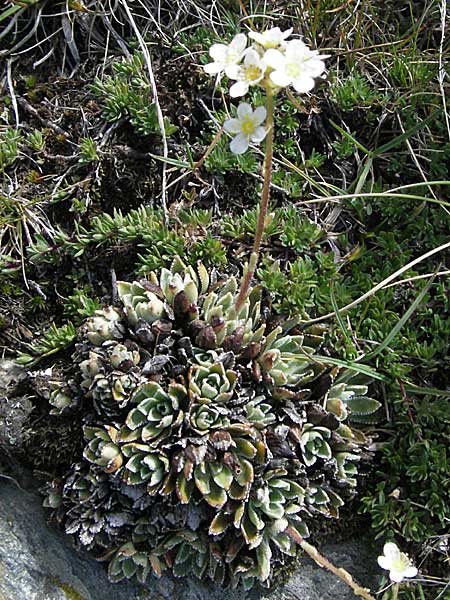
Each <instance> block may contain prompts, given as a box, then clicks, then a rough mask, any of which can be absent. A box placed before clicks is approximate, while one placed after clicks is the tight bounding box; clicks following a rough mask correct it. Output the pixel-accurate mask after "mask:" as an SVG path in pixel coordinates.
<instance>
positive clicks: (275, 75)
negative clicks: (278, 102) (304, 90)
mask: <svg viewBox="0 0 450 600" xmlns="http://www.w3.org/2000/svg"><path fill="white" fill-rule="evenodd" d="M270 79H271V80H272V81H273V83H274V84H275V85H278V86H279V87H286V86H287V85H289V84H290V83H291V81H292V78H291V77H289V75H287V74H286V73H285V72H284V71H273V72H272V73H271V74H270Z"/></svg>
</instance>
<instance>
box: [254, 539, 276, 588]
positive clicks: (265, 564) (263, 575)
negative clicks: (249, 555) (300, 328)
mask: <svg viewBox="0 0 450 600" xmlns="http://www.w3.org/2000/svg"><path fill="white" fill-rule="evenodd" d="M256 557H257V559H258V575H259V578H260V579H261V581H266V579H268V578H269V576H270V559H271V558H272V550H271V549H270V544H269V542H268V541H267V540H263V541H262V542H261V544H260V545H259V546H258V547H257V548H256Z"/></svg>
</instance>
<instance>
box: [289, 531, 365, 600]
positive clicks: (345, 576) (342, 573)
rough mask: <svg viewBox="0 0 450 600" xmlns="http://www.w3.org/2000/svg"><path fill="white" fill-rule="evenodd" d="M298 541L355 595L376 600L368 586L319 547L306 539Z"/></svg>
mask: <svg viewBox="0 0 450 600" xmlns="http://www.w3.org/2000/svg"><path fill="white" fill-rule="evenodd" d="M298 543H299V545H300V546H301V547H302V548H303V550H304V551H305V552H306V554H308V555H309V556H310V557H311V558H312V559H313V560H314V562H316V563H317V564H318V565H319V566H320V567H323V568H325V569H327V571H330V572H331V573H333V574H334V575H336V576H337V577H339V579H341V580H342V581H343V582H344V583H346V584H347V585H348V586H349V587H351V588H352V590H353V593H354V594H355V596H360V597H361V598H364V599H365V600H375V598H374V597H373V596H372V595H371V594H369V591H368V590H367V589H366V588H363V587H362V586H360V585H359V584H358V583H356V581H354V579H353V577H352V576H351V575H350V573H349V572H348V571H346V570H345V569H342V568H338V567H336V566H335V565H333V563H332V562H330V561H329V560H328V559H327V558H325V556H322V554H320V552H319V551H318V550H317V548H315V547H314V546H312V545H311V544H308V542H306V541H305V540H304V539H301V540H299V541H298Z"/></svg>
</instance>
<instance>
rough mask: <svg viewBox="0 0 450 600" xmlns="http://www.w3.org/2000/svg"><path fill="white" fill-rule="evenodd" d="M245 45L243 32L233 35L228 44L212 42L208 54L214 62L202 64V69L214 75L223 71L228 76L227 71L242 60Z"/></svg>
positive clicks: (245, 37)
mask: <svg viewBox="0 0 450 600" xmlns="http://www.w3.org/2000/svg"><path fill="white" fill-rule="evenodd" d="M246 46H247V36H246V35H245V33H238V34H237V35H235V36H234V38H233V39H232V40H231V42H230V43H229V44H228V45H227V44H213V45H212V46H211V48H210V49H209V55H210V56H211V58H212V59H213V60H214V62H211V63H208V64H207V65H204V67H203V68H204V70H205V71H206V72H207V73H208V74H209V75H216V74H219V73H222V71H225V74H226V75H227V76H229V75H228V73H229V72H231V70H233V69H234V68H235V66H236V65H237V64H238V63H239V62H240V61H241V60H242V57H243V56H244V51H245V47H246ZM233 72H234V71H233Z"/></svg>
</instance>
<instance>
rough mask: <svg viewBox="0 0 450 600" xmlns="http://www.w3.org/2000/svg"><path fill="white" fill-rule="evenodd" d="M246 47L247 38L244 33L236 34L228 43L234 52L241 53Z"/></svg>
mask: <svg viewBox="0 0 450 600" xmlns="http://www.w3.org/2000/svg"><path fill="white" fill-rule="evenodd" d="M246 45H247V36H246V35H245V33H238V34H237V35H235V36H234V38H233V39H232V40H231V42H230V47H231V48H233V50H234V51H235V52H239V53H241V52H243V51H244V50H245V46H246Z"/></svg>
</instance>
